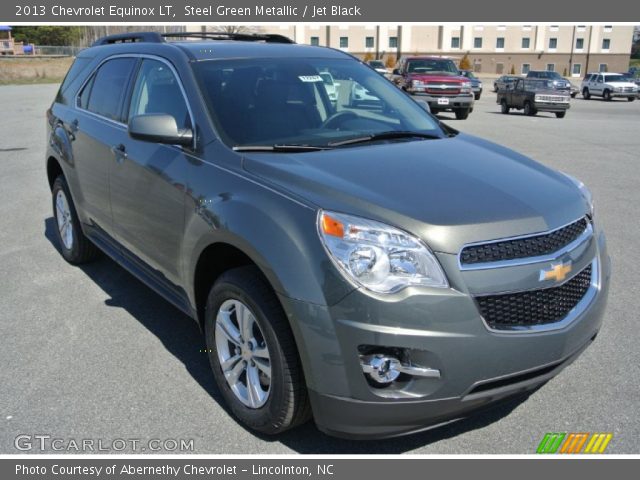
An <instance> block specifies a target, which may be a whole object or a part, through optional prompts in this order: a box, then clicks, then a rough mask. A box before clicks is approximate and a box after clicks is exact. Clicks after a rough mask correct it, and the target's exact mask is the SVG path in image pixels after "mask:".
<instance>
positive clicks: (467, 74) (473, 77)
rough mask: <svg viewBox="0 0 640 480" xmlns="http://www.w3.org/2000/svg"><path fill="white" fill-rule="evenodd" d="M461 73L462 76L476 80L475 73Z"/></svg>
mask: <svg viewBox="0 0 640 480" xmlns="http://www.w3.org/2000/svg"><path fill="white" fill-rule="evenodd" d="M460 73H462V75H464V76H465V77H467V78H472V79H475V78H476V76H475V75H474V74H473V72H469V71H464V70H462V71H461V72H460Z"/></svg>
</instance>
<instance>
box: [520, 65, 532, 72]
mask: <svg viewBox="0 0 640 480" xmlns="http://www.w3.org/2000/svg"><path fill="white" fill-rule="evenodd" d="M529 70H531V64H530V63H523V64H522V70H521V73H522V75H526V74H527V73H529Z"/></svg>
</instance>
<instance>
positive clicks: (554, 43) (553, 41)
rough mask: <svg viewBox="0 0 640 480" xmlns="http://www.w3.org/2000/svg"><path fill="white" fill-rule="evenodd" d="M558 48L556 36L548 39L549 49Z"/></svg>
mask: <svg viewBox="0 0 640 480" xmlns="http://www.w3.org/2000/svg"><path fill="white" fill-rule="evenodd" d="M556 48H558V39H557V38H556V37H553V38H550V39H549V50H552V49H553V50H555V49H556Z"/></svg>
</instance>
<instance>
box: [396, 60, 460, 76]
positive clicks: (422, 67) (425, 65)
mask: <svg viewBox="0 0 640 480" xmlns="http://www.w3.org/2000/svg"><path fill="white" fill-rule="evenodd" d="M407 72H409V73H436V72H437V73H450V74H453V75H459V71H458V67H456V64H455V63H453V61H451V60H449V59H447V58H421V59H411V60H408V61H407Z"/></svg>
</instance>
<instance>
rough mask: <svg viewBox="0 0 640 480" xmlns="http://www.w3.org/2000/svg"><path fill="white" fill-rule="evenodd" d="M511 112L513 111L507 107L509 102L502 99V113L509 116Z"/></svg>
mask: <svg viewBox="0 0 640 480" xmlns="http://www.w3.org/2000/svg"><path fill="white" fill-rule="evenodd" d="M509 110H511V109H510V108H509V105H507V101H506V100H504V99H502V101H501V102H500V111H501V112H502V113H503V114H505V115H508V114H509Z"/></svg>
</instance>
